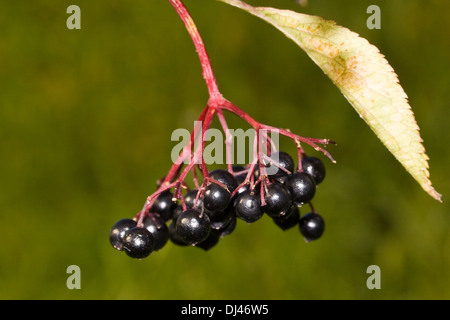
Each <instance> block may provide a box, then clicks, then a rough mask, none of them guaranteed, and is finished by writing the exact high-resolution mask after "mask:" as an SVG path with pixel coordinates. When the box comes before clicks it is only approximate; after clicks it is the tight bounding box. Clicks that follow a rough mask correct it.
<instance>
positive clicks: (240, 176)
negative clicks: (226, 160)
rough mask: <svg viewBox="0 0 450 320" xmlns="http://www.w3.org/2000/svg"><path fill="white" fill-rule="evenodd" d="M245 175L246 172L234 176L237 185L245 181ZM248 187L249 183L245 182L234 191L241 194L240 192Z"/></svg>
mask: <svg viewBox="0 0 450 320" xmlns="http://www.w3.org/2000/svg"><path fill="white" fill-rule="evenodd" d="M246 177H247V173H241V174H238V175H237V176H236V181H237V183H238V186H240V185H241V184H242V183H243V182H244V181H245V178H246ZM248 189H250V183H248V184H245V185H243V186H242V187H240V188H239V190H238V191H237V192H236V194H241V193H242V192H244V191H245V190H248Z"/></svg>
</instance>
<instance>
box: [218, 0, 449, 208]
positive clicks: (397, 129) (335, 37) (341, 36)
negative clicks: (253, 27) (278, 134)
mask: <svg viewBox="0 0 450 320" xmlns="http://www.w3.org/2000/svg"><path fill="white" fill-rule="evenodd" d="M220 1H222V2H225V3H227V4H230V5H233V6H235V7H238V8H241V9H243V10H245V11H247V12H249V13H251V14H253V15H255V16H257V17H259V18H261V19H263V20H265V21H266V22H268V23H270V24H272V25H273V26H275V27H276V28H277V29H279V30H280V31H281V32H283V33H284V34H285V35H286V36H287V37H288V38H290V39H291V40H292V41H294V42H295V43H296V44H297V45H298V46H299V47H300V48H302V49H303V50H304V51H305V52H306V53H307V54H308V56H309V57H310V58H311V59H312V60H313V61H314V62H315V63H316V64H317V65H318V66H319V67H320V68H321V69H322V70H323V71H324V72H325V74H326V75H327V76H328V77H329V78H330V79H331V80H332V81H333V83H334V84H335V85H336V86H337V87H338V88H339V89H340V90H341V92H342V94H343V95H344V96H345V97H346V98H347V100H348V101H349V102H350V104H351V105H352V106H353V107H354V108H355V110H356V111H357V112H358V114H359V115H360V117H361V118H362V119H364V120H365V122H366V123H367V124H368V125H369V126H370V128H371V129H372V130H373V131H374V132H375V134H376V135H377V136H378V138H379V139H380V140H381V141H382V142H383V144H384V145H385V146H386V147H387V148H388V150H389V151H390V152H391V153H392V154H393V155H394V156H395V157H396V158H397V160H398V161H399V162H400V163H401V164H402V165H403V166H404V167H405V168H406V170H407V171H408V172H409V173H410V174H411V175H412V176H413V178H414V179H415V180H416V181H417V182H418V183H419V184H420V185H421V186H422V188H423V189H424V190H425V191H426V192H427V193H428V194H430V195H431V196H432V197H433V198H435V199H436V200H439V201H441V195H440V194H439V193H438V192H436V190H434V188H433V187H432V184H431V181H430V179H429V171H428V168H429V166H428V159H429V158H428V156H427V155H426V153H425V148H424V146H423V144H422V142H423V141H422V139H421V137H420V133H419V126H418V125H417V122H416V120H415V118H414V114H413V112H412V110H411V107H410V106H409V104H408V100H407V95H406V93H405V92H404V90H403V88H402V87H401V86H400V84H399V81H398V77H397V75H396V73H395V72H394V70H393V69H392V67H391V66H390V65H389V63H388V62H387V60H386V59H385V58H384V56H383V55H382V54H381V53H380V52H379V50H378V49H377V48H376V47H375V46H373V45H371V44H370V43H369V42H368V41H367V40H366V39H364V38H361V37H359V36H358V34H356V33H354V32H352V31H350V30H349V29H347V28H344V27H341V26H338V25H336V23H335V22H334V21H329V20H324V19H323V18H321V17H318V16H311V15H307V14H301V13H297V12H293V11H289V10H280V9H275V8H267V7H264V8H263V7H252V6H250V5H248V4H246V3H244V2H242V1H240V0H220Z"/></svg>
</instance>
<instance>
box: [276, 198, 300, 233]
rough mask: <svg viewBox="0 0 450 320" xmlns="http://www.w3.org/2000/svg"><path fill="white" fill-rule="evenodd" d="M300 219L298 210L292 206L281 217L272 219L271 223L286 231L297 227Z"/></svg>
mask: <svg viewBox="0 0 450 320" xmlns="http://www.w3.org/2000/svg"><path fill="white" fill-rule="evenodd" d="M299 219H300V209H299V208H298V207H297V205H296V204H293V205H292V206H291V207H290V208H289V210H288V211H287V212H286V213H285V214H284V215H282V216H279V217H275V218H273V222H274V223H275V224H276V225H277V226H278V227H280V228H281V229H283V230H288V229H290V228H292V227H294V226H295V225H297V223H298V221H299Z"/></svg>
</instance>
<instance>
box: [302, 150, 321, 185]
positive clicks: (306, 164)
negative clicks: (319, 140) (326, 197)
mask: <svg viewBox="0 0 450 320" xmlns="http://www.w3.org/2000/svg"><path fill="white" fill-rule="evenodd" d="M302 169H303V171H304V172H306V173H307V174H309V175H310V176H311V177H313V179H314V182H315V183H316V185H317V184H319V183H321V182H322V181H323V179H324V178H325V166H324V164H323V162H322V160H320V159H319V158H316V157H312V156H307V157H304V158H303V159H302Z"/></svg>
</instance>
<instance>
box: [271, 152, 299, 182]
mask: <svg viewBox="0 0 450 320" xmlns="http://www.w3.org/2000/svg"><path fill="white" fill-rule="evenodd" d="M270 158H271V159H272V160H273V162H275V163H276V164H274V163H272V162H270V163H269V167H268V168H267V169H266V170H267V173H268V176H269V178H270V179H274V180H278V179H280V178H283V177H286V176H287V175H288V173H287V172H286V171H284V170H283V169H285V170H288V171H289V173H292V172H293V171H294V168H295V163H294V160H293V159H292V157H291V156H290V155H289V154H288V153H286V152H283V151H278V152H273V153H272V154H271V155H270ZM280 167H281V168H283V169H280Z"/></svg>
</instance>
